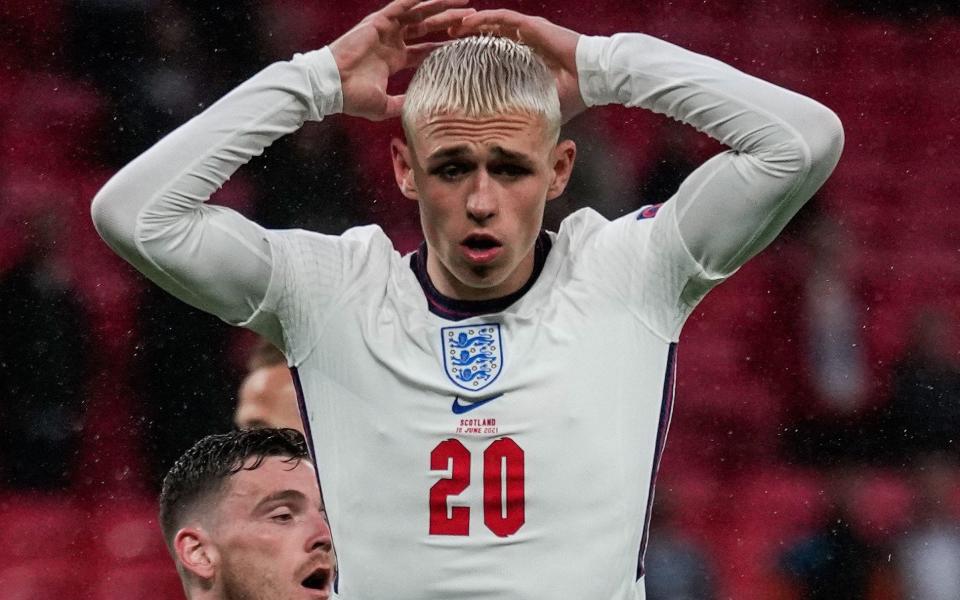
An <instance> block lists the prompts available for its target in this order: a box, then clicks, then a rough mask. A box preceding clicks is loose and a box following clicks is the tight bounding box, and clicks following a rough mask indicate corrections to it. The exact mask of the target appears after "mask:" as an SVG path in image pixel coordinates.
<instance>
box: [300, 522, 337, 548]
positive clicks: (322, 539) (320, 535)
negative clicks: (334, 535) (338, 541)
mask: <svg viewBox="0 0 960 600" xmlns="http://www.w3.org/2000/svg"><path fill="white" fill-rule="evenodd" d="M308 527H309V533H308V535H307V542H306V547H307V548H306V549H307V551H308V552H312V551H314V550H325V551H327V552H329V551H330V548H331V547H332V542H331V541H330V526H329V525H328V524H327V519H326V517H324V515H323V514H322V513H319V512H318V513H316V514H315V515H313V516H312V517H311V518H310V520H309V521H308Z"/></svg>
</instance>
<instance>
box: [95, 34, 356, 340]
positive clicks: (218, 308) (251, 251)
mask: <svg viewBox="0 0 960 600" xmlns="http://www.w3.org/2000/svg"><path fill="white" fill-rule="evenodd" d="M340 107H341V99H340V87H339V75H338V73H337V69H336V64H335V62H334V61H333V58H332V56H331V55H330V53H329V51H328V50H326V49H325V50H321V51H316V52H311V53H308V54H303V55H298V56H297V57H296V58H294V59H293V60H291V61H289V62H282V63H276V64H274V65H271V66H269V67H267V68H266V69H264V70H263V71H261V72H260V73H258V74H257V75H255V76H254V77H252V78H251V79H249V80H248V81H246V82H245V83H243V84H242V85H240V86H239V87H237V88H236V89H234V90H233V91H231V92H230V93H229V94H227V95H226V96H224V97H223V98H222V99H221V100H219V101H218V102H216V103H215V104H214V105H212V106H211V107H210V108H208V109H207V110H205V111H204V112H203V113H201V114H200V115H198V116H197V117H195V118H193V119H192V120H190V121H189V122H187V123H186V124H184V125H183V126H181V127H180V128H178V129H177V130H175V131H174V132H173V133H171V134H170V135H168V136H166V137H165V138H163V139H162V140H160V141H159V142H158V143H157V144H156V145H154V146H153V147H152V148H150V149H149V150H147V151H146V152H145V153H143V154H142V155H141V156H139V157H138V158H137V159H135V160H134V161H133V162H131V163H130V164H129V165H127V166H126V167H124V168H123V169H122V170H121V171H120V172H119V173H117V174H116V175H115V176H114V177H113V178H112V179H111V180H110V181H109V182H108V183H107V184H106V186H104V188H103V189H102V190H101V191H100V192H99V193H98V194H97V196H96V198H95V199H94V202H93V206H92V213H93V219H94V223H95V224H96V227H97V230H98V232H99V233H100V235H101V236H102V237H103V238H104V240H105V241H106V242H107V243H108V244H109V245H110V246H111V247H112V248H113V249H114V250H115V251H116V252H117V253H118V254H120V255H121V256H122V257H123V258H124V259H126V260H127V261H129V262H130V263H132V264H133V265H134V266H135V267H136V268H137V269H138V270H140V271H141V272H143V273H144V274H145V275H147V276H148V277H150V278H151V279H152V280H153V281H155V282H156V283H158V284H159V285H161V286H162V287H164V288H165V289H167V290H168V291H170V292H171V293H173V294H174V295H176V296H177V297H179V298H181V299H183V300H185V301H187V302H189V303H191V304H193V305H195V306H198V307H200V308H202V309H204V310H208V311H210V312H213V313H215V314H217V315H218V316H220V317H222V318H224V319H226V320H228V321H233V322H240V321H243V320H244V319H246V318H248V317H249V316H250V314H251V313H252V312H253V310H255V308H256V306H257V305H258V304H259V301H260V300H261V299H262V298H263V295H264V293H265V292H266V287H267V284H268V282H269V279H270V249H269V247H268V245H267V242H266V240H265V239H264V236H263V234H262V230H261V229H260V228H259V226H257V225H256V224H254V223H252V222H250V221H248V220H246V219H245V218H243V217H242V216H240V215H239V214H237V213H235V212H233V211H230V210H228V209H226V208H223V207H217V206H212V205H207V204H205V202H206V200H207V199H209V198H210V196H211V195H212V194H213V193H214V192H215V191H216V190H218V189H219V188H220V187H221V186H222V185H223V184H224V183H225V182H226V181H227V179H228V178H229V177H230V176H231V175H232V174H233V173H234V171H236V170H237V169H238V168H239V167H240V166H242V165H243V164H245V163H246V162H248V161H249V160H250V159H251V158H253V157H254V156H257V155H259V154H261V153H262V152H263V150H264V149H265V148H266V147H267V146H269V145H270V144H271V143H273V141H274V140H276V139H277V138H279V137H281V136H283V135H285V134H288V133H291V132H293V131H295V130H297V129H298V128H299V127H300V126H301V125H302V124H303V123H304V121H306V120H319V119H321V118H323V117H324V116H325V115H328V114H332V113H335V112H338V111H339V110H340Z"/></svg>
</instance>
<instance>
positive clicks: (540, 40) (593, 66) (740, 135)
mask: <svg viewBox="0 0 960 600" xmlns="http://www.w3.org/2000/svg"><path fill="white" fill-rule="evenodd" d="M478 31H490V32H492V33H496V34H498V35H505V36H508V37H511V38H513V39H517V40H520V41H523V42H524V43H527V44H529V45H531V46H533V47H534V48H535V49H536V50H537V51H538V52H539V53H540V54H541V55H542V56H543V57H544V58H545V59H546V60H547V62H548V64H550V65H551V66H552V68H553V69H554V72H555V74H556V76H557V83H558V90H559V93H560V97H561V106H563V107H564V113H565V116H567V117H568V118H569V117H570V116H572V115H573V114H576V113H577V112H579V111H580V110H582V109H583V108H585V107H587V106H595V105H602V104H624V105H627V106H636V107H641V108H646V109H648V110H652V111H654V112H658V113H661V114H665V115H668V116H670V117H672V118H674V119H677V120H679V121H682V122H684V123H688V124H690V125H692V126H694V127H696V128H697V129H698V130H699V131H702V132H703V133H706V134H707V135H709V136H711V137H713V138H715V139H717V140H719V141H720V142H722V143H724V144H725V145H727V146H729V147H730V148H731V149H732V150H730V151H728V152H724V153H722V154H720V155H718V156H716V157H714V158H712V159H711V160H709V161H707V162H706V163H705V164H703V165H702V166H701V167H699V168H698V169H697V170H696V171H695V172H694V173H692V174H691V175H690V177H688V178H687V180H686V181H684V183H683V184H682V185H681V186H680V189H679V191H678V192H677V195H676V196H675V197H674V198H673V200H672V202H675V203H676V205H675V207H674V208H675V214H676V219H677V227H678V229H679V233H680V237H681V239H682V241H683V244H684V245H685V246H686V249H687V250H688V251H689V253H690V255H691V256H692V257H693V258H694V259H695V260H696V261H697V263H698V264H699V265H700V267H701V269H702V270H703V274H704V276H705V278H706V279H709V280H719V279H721V278H723V277H725V276H727V275H729V274H730V273H732V272H733V271H735V270H736V269H737V267H739V266H740V265H741V264H743V263H744V262H745V261H746V260H747V259H748V258H750V257H751V256H753V255H754V254H756V253H757V252H759V251H760V250H761V249H763V248H764V247H765V246H766V245H767V244H769V243H770V241H771V240H773V238H774V237H775V236H776V235H777V234H778V233H779V232H780V231H781V230H782V229H783V227H784V225H786V223H787V221H789V220H790V218H791V217H792V216H793V215H794V214H796V212H797V211H798V210H799V209H800V207H801V206H802V205H803V203H804V202H805V201H806V200H808V199H809V198H810V197H811V196H812V195H813V193H814V192H815V191H816V190H817V188H819V187H820V185H822V184H823V182H824V181H825V180H826V178H827V176H828V175H829V174H830V172H831V171H832V170H833V168H834V166H835V165H836V163H837V161H838V159H839V157H840V151H841V149H842V146H843V130H842V128H841V125H840V121H839V120H838V119H837V117H836V115H835V114H834V113H833V112H831V111H830V110H829V109H827V108H825V107H824V106H822V105H821V104H819V103H817V102H815V101H813V100H811V99H809V98H806V97H804V96H801V95H799V94H796V93H794V92H790V91H788V90H785V89H783V88H780V87H778V86H776V85H773V84H771V83H768V82H765V81H762V80H760V79H757V78H755V77H751V76H749V75H746V74H744V73H742V72H740V71H738V70H736V69H734V68H733V67H730V66H728V65H726V64H724V63H722V62H720V61H717V60H714V59H711V58H708V57H706V56H702V55H699V54H695V53H693V52H690V51H687V50H684V49H682V48H680V47H678V46H675V45H673V44H669V43H667V42H664V41H661V40H658V39H656V38H653V37H650V36H647V35H643V34H638V33H622V34H617V35H614V36H612V37H589V36H581V35H579V34H577V33H576V32H574V31H571V30H569V29H565V28H562V27H559V26H557V25H554V24H552V23H550V22H549V21H547V20H545V19H542V18H538V17H530V16H527V15H522V14H519V13H515V12H512V11H507V10H496V11H481V12H478V13H476V14H475V15H472V16H470V17H467V18H465V19H464V20H463V23H462V24H461V26H460V27H459V28H458V29H457V30H456V31H455V33H456V34H458V35H467V34H471V33H475V32H478Z"/></svg>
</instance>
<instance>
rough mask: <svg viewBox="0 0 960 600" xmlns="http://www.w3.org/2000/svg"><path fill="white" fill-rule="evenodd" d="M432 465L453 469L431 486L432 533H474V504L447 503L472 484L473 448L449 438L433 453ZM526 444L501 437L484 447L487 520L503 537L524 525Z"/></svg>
mask: <svg viewBox="0 0 960 600" xmlns="http://www.w3.org/2000/svg"><path fill="white" fill-rule="evenodd" d="M430 468H431V469H432V470H434V471H445V470H447V469H450V477H449V478H444V479H441V480H440V481H438V482H436V483H435V484H433V487H431V488H430V535H470V508H468V507H466V506H454V507H448V506H447V497H449V496H456V495H457V494H460V493H462V492H463V491H464V490H465V489H467V487H468V486H469V485H470V451H469V450H467V448H466V446H464V445H463V444H462V443H461V442H460V441H459V440H455V439H448V440H444V441H442V442H440V443H439V444H437V446H436V448H434V449H433V451H432V452H431V453H430ZM523 487H524V474H523V448H521V447H520V446H518V445H517V443H516V442H515V441H513V440H512V439H510V438H500V439H499V440H496V441H495V442H493V443H492V444H490V445H489V446H487V449H486V450H484V451H483V522H484V524H485V525H486V526H487V528H488V529H489V530H490V531H492V532H493V533H494V534H496V535H497V536H499V537H507V536H508V535H513V534H514V533H516V532H517V530H519V529H520V527H521V526H523V523H524V520H525V518H526V517H525V515H524V502H525V500H524V491H523Z"/></svg>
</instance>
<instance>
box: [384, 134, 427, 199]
mask: <svg viewBox="0 0 960 600" xmlns="http://www.w3.org/2000/svg"><path fill="white" fill-rule="evenodd" d="M390 158H391V159H392V160H393V176H394V177H395V178H396V180H397V186H398V187H399V188H400V193H401V194H403V195H404V196H406V197H407V198H410V199H411V200H419V199H420V194H419V193H418V192H417V182H416V180H415V179H414V177H413V160H414V157H413V152H412V151H411V149H410V147H409V146H407V144H406V143H404V141H403V140H401V139H400V138H393V139H392V140H390Z"/></svg>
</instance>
